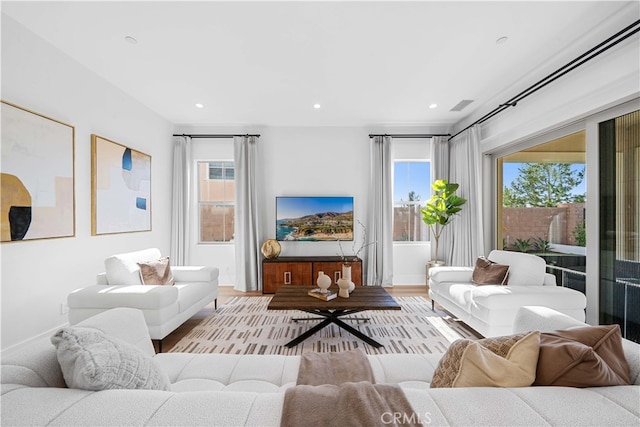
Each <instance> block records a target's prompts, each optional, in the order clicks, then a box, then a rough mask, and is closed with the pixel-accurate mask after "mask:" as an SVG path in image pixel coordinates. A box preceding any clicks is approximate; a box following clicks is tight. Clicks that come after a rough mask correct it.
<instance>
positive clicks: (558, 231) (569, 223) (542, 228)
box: [502, 203, 584, 248]
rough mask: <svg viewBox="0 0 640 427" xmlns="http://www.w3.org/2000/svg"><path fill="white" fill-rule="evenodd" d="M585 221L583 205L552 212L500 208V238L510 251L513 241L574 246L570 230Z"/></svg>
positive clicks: (565, 205) (572, 205)
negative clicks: (537, 240) (544, 241)
mask: <svg viewBox="0 0 640 427" xmlns="http://www.w3.org/2000/svg"><path fill="white" fill-rule="evenodd" d="M583 218H584V203H567V204H561V205H558V207H555V208H510V207H504V208H502V237H503V241H504V243H505V247H507V248H511V247H512V245H513V244H514V242H515V241H516V239H522V240H527V239H529V240H530V241H531V243H532V244H533V242H534V240H535V239H536V238H540V239H544V240H548V241H549V242H550V243H557V244H562V245H575V244H576V240H575V238H574V237H573V229H574V228H575V226H576V225H577V224H578V223H579V222H581V221H582V220H583Z"/></svg>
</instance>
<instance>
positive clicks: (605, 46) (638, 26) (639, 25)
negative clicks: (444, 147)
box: [449, 19, 640, 141]
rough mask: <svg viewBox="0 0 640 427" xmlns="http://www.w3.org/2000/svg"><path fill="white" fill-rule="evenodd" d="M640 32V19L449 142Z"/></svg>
mask: <svg viewBox="0 0 640 427" xmlns="http://www.w3.org/2000/svg"><path fill="white" fill-rule="evenodd" d="M634 27H635V28H634ZM638 31H640V19H639V20H637V21H635V22H634V23H633V24H631V25H629V26H628V27H626V28H624V29H622V30H620V31H618V32H617V33H616V34H614V35H612V36H611V37H609V38H608V39H606V40H605V41H603V42H601V43H600V44H598V45H596V46H594V47H592V48H591V49H589V50H588V51H586V52H585V53H583V54H582V55H580V56H578V57H577V58H575V59H574V60H573V61H570V62H568V63H567V64H565V65H563V66H562V67H560V68H558V69H557V70H555V71H554V72H553V73H551V74H549V75H548V76H546V77H545V78H543V79H541V80H539V81H538V82H537V83H535V84H533V85H531V86H529V87H528V88H527V89H525V90H523V91H522V92H520V93H519V94H517V95H516V96H514V97H513V98H511V99H510V100H508V101H506V102H504V103H502V104H500V105H499V106H497V107H496V108H494V109H493V110H491V111H490V112H488V113H487V114H485V115H484V116H482V117H480V118H479V119H478V120H476V121H475V122H473V123H471V124H470V125H469V126H467V127H466V128H464V129H462V130H461V131H460V132H458V133H456V134H454V135H453V136H452V137H451V138H449V141H451V140H452V139H453V138H455V137H456V136H458V135H460V134H461V133H462V132H464V131H466V130H468V129H470V128H472V127H473V126H475V125H477V124H480V123H483V122H485V121H487V120H489V119H490V118H492V117H493V116H495V115H497V114H498V113H501V112H502V111H504V110H506V109H507V108H509V107H515V106H516V105H517V104H518V102H520V101H522V100H523V99H525V98H526V97H528V96H529V95H531V94H533V93H535V92H537V91H538V90H540V89H542V88H543V87H545V86H547V85H548V84H550V83H552V82H553V81H555V80H557V79H559V78H560V77H562V76H564V75H565V74H567V73H568V72H570V71H572V70H574V69H575V68H577V67H579V66H580V65H582V64H584V63H585V62H587V61H590V60H591V59H593V58H595V57H596V56H598V55H600V54H601V53H603V52H606V51H607V50H609V49H611V48H612V47H614V46H615V45H617V44H618V43H620V42H622V41H624V40H626V39H627V38H629V37H631V36H632V35H634V34H635V33H637V32H638ZM625 33H627V34H625ZM616 39H617V40H616Z"/></svg>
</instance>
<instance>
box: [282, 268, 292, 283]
mask: <svg viewBox="0 0 640 427" xmlns="http://www.w3.org/2000/svg"><path fill="white" fill-rule="evenodd" d="M284 284H285V285H290V284H291V272H290V271H285V272H284Z"/></svg>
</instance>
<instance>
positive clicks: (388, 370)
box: [0, 308, 640, 427]
mask: <svg viewBox="0 0 640 427" xmlns="http://www.w3.org/2000/svg"><path fill="white" fill-rule="evenodd" d="M80 325H81V326H85V327H92V328H96V329H99V330H101V331H103V332H104V333H106V334H108V335H110V336H114V337H118V338H119V339H121V340H125V341H126V342H128V343H131V344H134V345H136V346H137V347H139V348H140V349H141V350H142V351H143V352H145V353H146V354H147V355H148V356H149V357H152V358H153V359H154V360H155V361H156V362H157V363H158V364H159V365H160V367H161V369H162V370H163V371H164V372H166V373H167V374H168V377H169V380H170V382H171V390H170V391H149V390H106V391H97V392H95V391H85V390H78V389H68V388H66V387H65V382H64V379H63V376H62V372H61V369H60V366H59V364H58V361H57V358H56V352H55V348H54V347H53V345H52V344H51V343H50V341H49V339H43V340H41V341H39V342H35V343H33V344H32V345H31V346H30V347H28V348H23V349H21V350H20V351H19V352H17V353H14V354H12V355H7V356H4V357H3V358H2V366H1V368H2V371H1V375H0V379H1V381H0V382H1V383H2V395H1V397H0V404H1V405H2V413H1V419H0V421H1V424H2V425H3V426H4V425H7V426H9V425H11V426H13V425H64V426H76V425H78V426H79V425H83V426H87V425H92V426H94V425H101V426H108V425H118V426H123V425H174V426H178V425H179V426H189V425H207V426H240V425H251V426H279V425H280V421H281V417H282V406H283V402H284V391H285V390H286V389H287V388H288V387H291V386H293V385H294V384H295V381H296V377H297V372H298V368H299V365H300V357H299V356H277V355H231V354H187V353H161V354H157V355H154V352H153V348H152V346H151V344H150V339H149V335H148V333H147V329H146V326H145V323H144V318H143V316H142V314H141V313H140V312H139V311H138V310H132V309H125V308H121V309H114V310H110V311H107V312H104V313H101V314H99V315H97V316H94V317H92V318H90V319H87V320H85V321H83V322H81V324H80ZM579 325H583V324H582V323H580V322H578V321H576V320H574V319H572V318H570V317H567V316H565V315H563V314H561V313H558V312H555V311H552V310H545V309H542V310H539V309H537V308H525V309H522V310H521V313H520V314H519V316H518V317H517V319H516V325H515V329H516V330H517V331H528V330H532V329H536V330H542V331H551V330H554V329H564V328H568V327H571V326H579ZM623 346H624V352H625V355H626V358H627V361H628V363H629V367H630V378H631V382H632V383H633V384H635V385H629V386H615V387H591V388H570V387H522V388H488V387H478V388H454V389H445V388H434V389H431V388H429V382H430V381H431V378H432V375H433V372H434V370H435V368H436V366H437V362H438V358H439V356H438V355H433V354H430V355H416V354H387V355H377V356H373V355H370V356H368V358H369V361H370V363H371V366H372V368H373V373H374V377H375V380H376V382H378V383H387V384H399V385H400V386H401V387H402V389H403V390H404V392H405V394H406V396H407V399H408V400H409V402H410V404H411V406H412V408H413V409H414V411H415V412H416V413H417V414H420V416H421V417H422V421H423V422H424V423H425V425H431V426H446V425H457V426H471V425H508V426H514V425H526V426H549V425H562V426H567V425H576V426H582V425H598V426H607V425H611V426H613V425H615V426H636V427H637V426H638V424H639V423H640V405H639V404H638V402H640V385H639V384H640V346H639V345H638V344H635V343H632V342H629V341H626V340H623ZM385 424H386V423H384V422H381V423H380V425H385Z"/></svg>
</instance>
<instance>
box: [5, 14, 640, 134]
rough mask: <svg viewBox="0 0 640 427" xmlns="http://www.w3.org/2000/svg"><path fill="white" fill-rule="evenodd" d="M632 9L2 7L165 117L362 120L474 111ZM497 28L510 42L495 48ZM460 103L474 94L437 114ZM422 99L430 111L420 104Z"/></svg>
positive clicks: (611, 28) (425, 121)
mask: <svg viewBox="0 0 640 427" xmlns="http://www.w3.org/2000/svg"><path fill="white" fill-rule="evenodd" d="M638 4H639V3H638V1H631V2H611V1H599V2H598V1H585V2H580V1H569V2H558V1H543V2H541V1H536V2H521V1H511V2H504V1H502V2H483V1H471V2H460V1H447V2H445V1H439V2H438V1H409V2H400V1H389V2H376V1H373V2H366V1H338V2H321V1H320V2H312V1H288V2H270V1H258V2H246V1H232V2H221V1H197V2H187V1H173V2H168V1H142V2H125V1H119V2H86V1H85V2H82V1H71V2H52V1H46V2H31V1H21V2H10V1H2V4H1V7H2V13H4V14H6V15H8V16H9V17H11V18H12V19H14V20H15V21H17V22H19V23H21V24H22V25H24V26H25V27H27V28H28V29H30V30H31V31H33V32H34V33H36V34H38V35H39V36H41V37H42V38H44V39H46V40H48V41H49V42H50V43H51V44H53V45H54V46H56V47H58V48H59V49H60V50H62V51H63V52H65V53H67V54H68V55H70V56H71V57H73V58H75V59H76V60H77V61H78V62H80V63H81V64H83V65H85V66H86V67H87V68H89V69H91V70H92V71H94V72H95V73H97V74H98V75H100V76H102V77H103V78H104V79H106V80H107V81H109V82H111V83H112V84H113V85H115V86H117V87H119V88H121V89H122V90H123V91H124V92H126V93H128V94H129V95H131V96H132V97H133V98H135V99H137V100H138V101H139V102H141V103H142V104H145V105H146V106H148V107H149V108H150V109H152V110H154V111H155V112H157V113H158V114H159V115H161V116H162V117H164V118H166V119H167V120H169V121H170V122H172V123H175V124H220V125H258V126H260V125H265V126H361V125H442V124H444V125H452V124H454V123H458V122H461V121H462V122H464V121H467V122H469V121H471V120H475V119H476V118H478V116H479V114H480V113H481V112H483V111H484V112H486V111H487V110H489V109H492V108H494V107H497V106H498V104H499V103H500V102H503V101H506V100H507V99H509V98H511V97H512V96H514V95H515V94H517V93H518V92H519V91H520V90H523V89H524V88H526V87H528V86H529V85H531V84H533V83H535V82H536V81H537V80H539V79H541V78H542V77H544V76H546V75H547V74H549V73H551V72H552V71H554V70H555V69H557V68H558V67H560V66H562V65H564V64H565V63H567V62H568V61H570V60H572V59H574V58H575V57H577V56H578V55H580V54H582V53H583V52H585V51H586V50H588V49H589V48H591V47H593V46H595V45H596V44H597V43H599V42H601V41H603V40H604V39H606V38H607V37H609V36H611V35H612V34H614V33H615V32H617V31H619V30H620V29H622V28H623V27H624V26H626V25H628V24H630V23H631V22H633V21H634V20H636V19H638ZM125 36H132V37H135V38H136V39H137V41H138V43H137V44H131V43H128V42H126V41H125ZM503 36H506V37H508V38H509V39H508V42H506V43H503V44H497V43H496V40H497V39H498V38H500V37H503ZM564 78H567V77H564ZM78 90H82V88H80V87H79V88H78ZM463 99H469V100H474V102H473V103H472V104H471V105H469V106H468V107H467V108H466V109H464V110H463V111H462V112H451V111H449V110H450V109H451V108H452V107H453V106H454V105H456V104H457V103H458V102H459V101H461V100H463ZM196 103H202V104H204V106H205V108H203V109H197V108H195V106H194V105H195V104H196ZM314 103H319V104H321V106H322V107H321V108H320V109H314V108H313V104H314ZM432 103H437V104H438V107H437V108H435V109H430V108H429V105H430V104H432Z"/></svg>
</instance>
